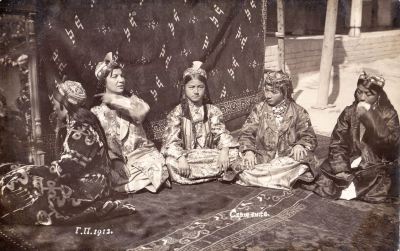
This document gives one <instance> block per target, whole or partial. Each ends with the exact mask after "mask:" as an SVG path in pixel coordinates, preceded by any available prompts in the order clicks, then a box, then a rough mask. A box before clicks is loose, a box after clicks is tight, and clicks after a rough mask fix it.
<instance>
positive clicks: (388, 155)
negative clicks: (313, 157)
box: [303, 72, 400, 203]
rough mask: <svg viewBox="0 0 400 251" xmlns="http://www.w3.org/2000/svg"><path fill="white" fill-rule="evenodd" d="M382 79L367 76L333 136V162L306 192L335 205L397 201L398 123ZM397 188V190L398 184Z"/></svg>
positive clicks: (362, 77)
mask: <svg viewBox="0 0 400 251" xmlns="http://www.w3.org/2000/svg"><path fill="white" fill-rule="evenodd" d="M384 85H385V80H384V79H383V78H382V77H380V76H374V75H368V74H367V73H365V72H363V73H362V74H361V75H360V77H359V79H358V82H357V89H356V91H355V93H354V98H355V101H354V102H353V104H351V105H350V106H347V107H346V108H345V109H344V111H343V112H342V113H341V114H340V116H339V118H338V121H337V123H336V126H335V128H334V129H333V132H332V136H331V143H330V146H329V155H328V158H327V159H326V160H325V161H324V162H323V163H322V165H321V166H320V167H319V169H317V171H318V172H319V174H317V179H316V180H315V183H313V184H311V185H304V186H303V187H304V188H306V189H309V190H312V191H314V192H315V193H317V194H319V195H321V196H323V197H328V198H333V199H339V198H341V199H357V200H363V201H367V202H372V203H379V202H387V201H390V200H391V199H393V196H391V194H390V193H391V192H390V191H391V188H394V189H396V187H395V185H394V184H393V183H394V182H396V181H397V183H398V177H396V176H395V171H396V170H395V169H397V168H398V158H399V141H400V127H399V118H398V115H397V112H396V110H395V109H394V107H393V105H392V104H391V103H390V101H389V99H388V97H387V95H386V93H385V91H384V90H383V87H384ZM397 185H398V184H397Z"/></svg>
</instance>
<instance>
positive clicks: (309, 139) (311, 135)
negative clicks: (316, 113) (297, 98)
mask: <svg viewBox="0 0 400 251" xmlns="http://www.w3.org/2000/svg"><path fill="white" fill-rule="evenodd" d="M295 144H296V145H302V146H304V147H305V148H306V149H307V150H309V151H314V150H315V148H316V147H317V136H316V135H315V132H314V129H313V127H312V125H311V120H310V115H308V113H307V111H306V110H305V109H303V108H301V109H300V111H299V113H298V119H297V121H296V143H295Z"/></svg>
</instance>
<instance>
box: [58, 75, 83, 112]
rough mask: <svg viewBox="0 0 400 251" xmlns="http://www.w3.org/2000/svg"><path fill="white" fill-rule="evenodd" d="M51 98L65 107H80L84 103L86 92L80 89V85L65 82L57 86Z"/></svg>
mask: <svg viewBox="0 0 400 251" xmlns="http://www.w3.org/2000/svg"><path fill="white" fill-rule="evenodd" d="M53 97H54V99H56V100H58V101H59V102H61V103H62V104H63V105H66V106H68V105H69V104H72V105H74V106H82V105H84V104H85V102H86V91H85V89H84V88H83V87H82V85H81V83H78V82H75V81H71V80H67V81H65V82H63V83H61V84H59V85H57V88H56V89H55V90H54V93H53ZM67 103H69V104H67Z"/></svg>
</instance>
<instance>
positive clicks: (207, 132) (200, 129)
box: [161, 103, 238, 184]
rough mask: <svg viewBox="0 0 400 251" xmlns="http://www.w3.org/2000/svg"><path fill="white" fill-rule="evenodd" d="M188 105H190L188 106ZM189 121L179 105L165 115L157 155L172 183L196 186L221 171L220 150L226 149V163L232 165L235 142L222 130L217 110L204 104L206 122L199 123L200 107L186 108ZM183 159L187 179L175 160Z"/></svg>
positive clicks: (201, 117) (224, 129)
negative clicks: (187, 171)
mask: <svg viewBox="0 0 400 251" xmlns="http://www.w3.org/2000/svg"><path fill="white" fill-rule="evenodd" d="M189 104H191V103H189ZM189 109H190V112H191V114H192V120H189V119H187V118H185V117H184V116H183V112H182V107H181V105H178V106H176V107H175V108H174V109H173V110H172V111H171V112H170V113H169V115H168V118H167V127H166V129H165V132H164V135H163V147H162V149H161V152H162V153H163V154H164V156H165V157H166V164H167V167H168V170H169V173H170V176H171V179H172V180H173V181H174V182H177V183H180V184H196V183H202V182H206V181H211V180H215V179H217V178H219V177H220V176H221V174H222V170H221V169H220V168H219V167H218V165H217V160H218V156H219V154H220V150H221V149H222V148H224V147H228V148H230V149H229V160H230V163H233V162H234V161H235V160H236V159H237V157H238V151H237V147H238V143H237V141H236V140H235V139H234V138H233V137H232V136H231V135H230V133H229V131H227V130H226V128H225V124H224V123H223V114H222V112H221V110H220V109H219V108H218V107H216V106H214V105H207V112H208V121H207V122H205V123H204V122H203V118H204V108H203V106H201V107H195V106H194V105H192V104H191V105H190V106H189ZM181 156H185V157H186V159H187V161H188V163H189V168H190V175H189V177H183V176H181V175H180V172H179V169H178V158H179V157H181Z"/></svg>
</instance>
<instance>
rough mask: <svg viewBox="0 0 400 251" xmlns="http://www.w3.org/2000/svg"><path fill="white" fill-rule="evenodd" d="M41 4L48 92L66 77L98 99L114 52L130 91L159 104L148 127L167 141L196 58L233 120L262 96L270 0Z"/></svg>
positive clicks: (43, 68) (40, 41)
mask: <svg viewBox="0 0 400 251" xmlns="http://www.w3.org/2000/svg"><path fill="white" fill-rule="evenodd" d="M37 7H38V13H39V14H38V17H37V20H38V22H37V23H38V26H37V28H38V48H39V55H40V69H41V70H40V79H41V81H42V85H43V87H46V88H47V90H46V92H48V93H51V91H52V89H53V88H54V86H55V83H56V81H60V80H61V79H62V78H63V77H64V76H65V77H66V78H67V79H70V80H75V81H79V82H81V83H83V85H84V87H85V88H86V90H87V92H88V94H89V97H92V96H93V95H94V94H95V93H96V92H97V91H98V89H97V88H96V85H97V80H96V78H95V76H94V70H95V67H96V64H97V63H98V62H99V61H102V60H103V59H104V56H105V54H106V53H107V52H113V53H114V54H116V55H118V58H119V60H120V61H121V62H122V63H123V65H124V72H125V78H126V82H127V87H128V89H129V90H130V91H131V92H133V93H135V94H136V95H138V96H139V97H141V98H143V99H144V100H145V101H146V102H147V103H148V104H149V105H150V107H151V112H150V113H149V115H148V117H147V124H146V126H145V127H146V130H147V131H148V132H149V134H150V137H151V138H153V139H159V138H160V136H161V134H162V131H163V129H164V126H165V116H166V114H167V113H168V112H169V111H170V110H171V109H172V108H173V107H174V105H176V104H177V103H178V101H179V94H180V85H179V83H180V80H181V76H182V73H183V71H184V70H185V69H186V68H187V67H189V66H190V64H191V62H192V61H194V60H200V61H203V62H204V63H205V65H204V66H205V68H206V70H207V71H208V76H209V78H208V86H209V90H210V93H211V99H212V101H213V103H215V104H216V105H218V106H219V107H220V108H221V109H222V111H223V112H224V114H225V119H226V120H228V121H229V120H234V119H237V118H240V117H243V115H245V114H246V113H247V112H248V110H249V107H250V105H251V102H252V101H254V96H255V94H256V91H257V88H258V85H259V84H260V81H261V79H262V73H263V66H264V63H263V62H264V46H263V45H264V42H263V27H262V15H261V13H262V1H256V0H246V1H245V0H235V1H230V0H220V1H200V0H199V1H190V0H169V1H161V0H141V1H122V0H116V1H100V0H91V1H38V5H37ZM46 88H44V90H43V91H45V89H46ZM46 107H48V106H47V105H46V104H45V105H44V108H45V109H46ZM43 114H46V112H44V113H43ZM236 124H237V123H236ZM238 126H240V125H239V124H237V125H231V126H230V129H236V128H237V127H238ZM235 127H236V128H235Z"/></svg>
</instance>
